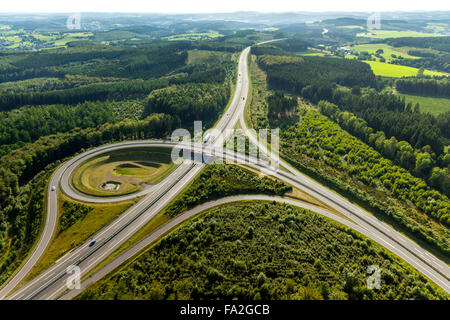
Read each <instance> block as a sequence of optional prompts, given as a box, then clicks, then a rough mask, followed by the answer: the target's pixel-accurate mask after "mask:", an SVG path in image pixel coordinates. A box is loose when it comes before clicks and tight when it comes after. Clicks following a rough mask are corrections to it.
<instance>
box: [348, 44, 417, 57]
mask: <svg viewBox="0 0 450 320" xmlns="http://www.w3.org/2000/svg"><path fill="white" fill-rule="evenodd" d="M351 49H353V50H355V51H357V52H363V51H366V52H368V53H370V54H375V53H376V51H377V50H378V49H382V50H383V53H382V54H380V56H382V57H383V58H385V59H386V61H391V60H392V55H393V54H394V55H396V56H397V57H399V56H400V57H403V58H404V59H419V57H415V56H411V55H409V54H408V53H407V52H408V50H409V49H411V48H403V47H399V48H394V47H392V46H390V45H388V44H385V43H370V44H360V45H356V46H354V47H351ZM377 59H378V58H377Z"/></svg>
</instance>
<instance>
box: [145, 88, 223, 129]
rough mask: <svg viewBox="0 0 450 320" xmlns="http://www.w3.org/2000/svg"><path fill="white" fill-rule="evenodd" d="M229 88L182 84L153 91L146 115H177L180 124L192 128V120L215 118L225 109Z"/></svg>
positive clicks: (210, 119)
mask: <svg viewBox="0 0 450 320" xmlns="http://www.w3.org/2000/svg"><path fill="white" fill-rule="evenodd" d="M229 96H230V87H229V86H226V85H225V86H224V85H214V84H203V83H202V84H200V83H198V84H182V85H174V86H170V87H167V88H163V89H159V90H154V91H152V93H151V94H150V95H149V97H148V101H147V106H146V111H147V113H149V114H150V113H160V112H165V113H167V114H170V115H173V116H177V117H178V118H180V119H182V123H183V124H187V125H190V126H192V125H193V121H194V120H203V121H205V122H207V121H209V122H211V121H212V120H214V119H216V118H217V117H218V115H219V114H220V112H221V111H222V110H223V109H224V107H225V106H226V104H227V102H228V99H229Z"/></svg>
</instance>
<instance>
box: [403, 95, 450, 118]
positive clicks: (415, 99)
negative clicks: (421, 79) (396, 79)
mask: <svg viewBox="0 0 450 320" xmlns="http://www.w3.org/2000/svg"><path fill="white" fill-rule="evenodd" d="M398 94H399V95H400V96H402V97H405V99H406V102H407V103H409V102H411V103H412V104H413V105H415V104H416V103H419V104H420V112H423V113H431V114H432V115H434V116H437V115H438V114H441V113H445V112H448V111H450V99H448V98H439V97H426V96H416V95H411V94H404V93H398Z"/></svg>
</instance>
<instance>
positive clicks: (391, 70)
mask: <svg viewBox="0 0 450 320" xmlns="http://www.w3.org/2000/svg"><path fill="white" fill-rule="evenodd" d="M364 62H366V63H368V64H369V65H370V67H371V68H372V71H373V73H374V74H375V75H377V76H383V77H392V78H401V77H414V76H417V72H418V71H419V69H417V68H413V67H407V66H401V65H396V64H389V63H384V62H379V61H364ZM424 75H429V76H443V75H445V73H442V72H438V71H431V70H425V71H424Z"/></svg>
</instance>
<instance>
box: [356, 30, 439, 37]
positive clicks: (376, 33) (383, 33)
mask: <svg viewBox="0 0 450 320" xmlns="http://www.w3.org/2000/svg"><path fill="white" fill-rule="evenodd" d="M356 36H357V37H364V38H375V39H386V38H403V37H442V36H443V35H442V34H437V33H425V32H416V31H394V30H370V31H368V32H361V33H358V34H357V35H356Z"/></svg>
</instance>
